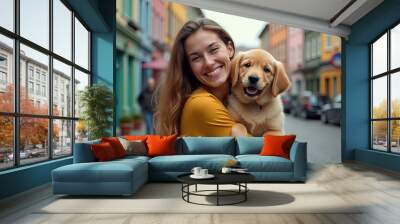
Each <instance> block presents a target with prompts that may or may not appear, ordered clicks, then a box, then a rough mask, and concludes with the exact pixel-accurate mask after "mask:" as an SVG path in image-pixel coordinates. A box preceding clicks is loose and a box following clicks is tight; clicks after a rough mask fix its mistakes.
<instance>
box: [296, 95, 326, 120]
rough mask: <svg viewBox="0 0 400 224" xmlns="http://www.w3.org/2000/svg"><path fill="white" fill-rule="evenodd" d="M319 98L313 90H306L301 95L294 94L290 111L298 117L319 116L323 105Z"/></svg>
mask: <svg viewBox="0 0 400 224" xmlns="http://www.w3.org/2000/svg"><path fill="white" fill-rule="evenodd" d="M319 102H320V101H319V99H318V97H317V96H316V95H314V94H313V93H312V92H311V91H304V92H302V93H301V94H300V95H299V96H294V97H293V99H292V106H291V111H290V113H291V114H292V115H293V116H295V117H297V116H300V117H301V118H304V119H308V118H319V117H320V113H321V105H320V103H319Z"/></svg>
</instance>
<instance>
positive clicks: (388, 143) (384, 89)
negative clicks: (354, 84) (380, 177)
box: [370, 24, 400, 153]
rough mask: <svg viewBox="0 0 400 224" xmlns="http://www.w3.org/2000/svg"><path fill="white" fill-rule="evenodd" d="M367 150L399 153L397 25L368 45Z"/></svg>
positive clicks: (399, 52)
mask: <svg viewBox="0 0 400 224" xmlns="http://www.w3.org/2000/svg"><path fill="white" fill-rule="evenodd" d="M370 55H371V58H370V60H371V74H370V82H371V85H370V86H371V89H370V96H371V99H370V100H371V103H370V104H371V114H370V127H371V129H370V131H371V135H370V136H371V142H370V144H371V148H372V149H373V150H380V151H385V152H390V153H400V90H399V88H398V86H400V25H399V24H397V25H396V26H394V27H392V28H390V29H388V30H387V31H386V32H385V33H384V34H382V35H381V36H379V37H378V38H377V39H376V40H375V41H373V42H372V43H371V44H370Z"/></svg>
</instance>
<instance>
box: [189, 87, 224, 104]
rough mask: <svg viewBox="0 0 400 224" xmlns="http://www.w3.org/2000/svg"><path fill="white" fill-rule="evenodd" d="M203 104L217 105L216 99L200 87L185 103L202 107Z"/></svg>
mask: <svg viewBox="0 0 400 224" xmlns="http://www.w3.org/2000/svg"><path fill="white" fill-rule="evenodd" d="M204 104H207V105H209V104H218V99H217V98H216V97H215V96H214V95H213V94H211V93H210V92H208V91H207V90H205V89H204V88H201V87H200V88H198V89H196V90H195V91H193V92H192V94H191V95H190V96H189V98H188V99H187V101H186V105H199V106H202V107H204Z"/></svg>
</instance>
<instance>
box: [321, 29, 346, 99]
mask: <svg viewBox="0 0 400 224" xmlns="http://www.w3.org/2000/svg"><path fill="white" fill-rule="evenodd" d="M320 47H321V68H320V88H319V89H320V95H321V96H327V97H329V98H331V99H332V98H334V97H335V96H337V95H341V92H342V86H341V76H342V75H341V65H340V55H341V40H340V38H339V37H337V36H332V35H329V34H325V33H321V46H320Z"/></svg>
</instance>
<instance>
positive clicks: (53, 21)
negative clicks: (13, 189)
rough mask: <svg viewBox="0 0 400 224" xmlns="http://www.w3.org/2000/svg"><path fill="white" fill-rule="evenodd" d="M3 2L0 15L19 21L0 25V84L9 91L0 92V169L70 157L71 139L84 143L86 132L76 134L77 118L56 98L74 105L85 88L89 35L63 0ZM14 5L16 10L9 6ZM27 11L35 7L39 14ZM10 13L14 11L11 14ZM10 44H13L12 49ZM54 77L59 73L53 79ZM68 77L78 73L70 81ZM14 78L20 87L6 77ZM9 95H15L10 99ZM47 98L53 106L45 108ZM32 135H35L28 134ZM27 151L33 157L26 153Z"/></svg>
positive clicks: (88, 63) (48, 102)
mask: <svg viewBox="0 0 400 224" xmlns="http://www.w3.org/2000/svg"><path fill="white" fill-rule="evenodd" d="M0 1H5V0H0ZM7 2H10V4H8V3H7V7H3V8H1V9H2V10H0V11H2V13H3V12H4V10H7V12H9V13H6V14H5V15H7V16H8V17H10V18H9V21H11V22H13V21H19V23H16V24H13V25H10V24H9V23H8V22H7V23H3V22H5V21H0V26H1V27H2V28H5V29H7V30H5V29H0V46H1V53H3V52H4V53H5V54H6V55H5V57H3V55H0V82H3V80H6V81H7V79H8V81H11V84H12V86H11V87H13V88H7V89H6V92H4V91H0V99H2V100H0V123H1V124H6V126H4V127H3V126H2V128H3V132H1V133H0V139H1V140H2V141H0V149H1V151H2V153H6V154H7V160H0V171H1V170H4V169H12V168H17V167H20V166H22V165H26V164H32V163H40V162H43V161H47V160H50V159H53V158H58V157H62V156H71V155H72V151H73V145H74V142H75V139H77V138H76V137H75V136H78V135H79V139H81V140H86V139H87V136H86V134H85V133H87V132H86V130H83V131H82V130H81V129H82V128H79V129H76V128H75V126H76V122H77V121H78V120H79V114H76V113H75V114H74V113H73V112H74V110H72V108H71V106H70V107H69V108H65V109H63V111H61V107H59V106H58V107H57V106H56V102H57V98H59V97H60V95H62V97H63V98H62V99H61V100H62V101H64V103H65V104H66V105H74V103H75V104H77V103H78V102H79V94H78V93H79V91H80V90H81V89H83V88H84V87H86V86H88V85H90V82H89V80H90V76H91V69H90V65H91V61H90V58H91V57H90V49H91V44H90V37H91V33H90V30H89V29H88V27H87V26H86V24H85V23H83V21H81V20H80V19H79V18H78V16H77V15H75V12H74V11H72V10H71V9H72V7H70V6H68V5H66V4H68V1H63V0H35V1H15V2H17V3H19V4H14V3H13V2H14V1H13V0H7ZM50 3H52V4H50ZM15 5H18V6H19V7H17V8H14V7H15ZM2 6H4V4H3V5H2ZM3 9H4V10H3ZM33 9H40V10H41V13H37V10H33ZM15 11H18V12H17V13H14V12H15ZM18 16H19V18H17V17H18ZM50 25H52V27H51V28H50ZM14 26H15V27H16V29H15V30H14ZM15 31H20V32H19V33H16V32H15ZM50 38H52V39H50ZM14 43H17V44H18V46H14ZM51 43H53V44H51ZM73 43H75V44H74V45H73ZM15 49H19V50H18V51H16V50H15ZM14 53H15V54H16V55H14ZM53 55H56V56H57V59H59V61H58V60H57V59H55V58H54V57H53ZM72 55H74V56H75V58H72ZM13 58H19V61H17V62H15V61H14V60H12V59H13ZM7 59H8V60H7ZM49 62H53V63H49ZM58 62H59V63H58ZM17 65H18V66H19V71H20V72H19V74H13V71H14V69H11V68H14V67H15V66H17ZM6 66H7V67H6ZM10 66H11V68H10ZM2 68H4V69H2ZM3 70H4V71H3ZM50 71H53V74H51V73H50ZM8 72H11V74H8ZM56 73H57V74H60V75H59V76H58V75H55V74H56ZM74 74H78V75H77V78H75V79H74V77H75V76H74ZM15 75H16V76H17V77H16V78H17V79H18V80H19V83H20V84H19V88H16V86H15V84H14V83H13V81H14V78H12V77H14V76H15ZM53 78H54V79H53ZM51 79H53V83H54V85H53V89H49V87H50V80H51ZM60 80H63V81H64V88H63V89H62V90H61V88H60V89H58V86H57V85H58V81H60ZM65 85H68V86H73V85H75V86H79V88H76V91H75V89H74V88H65ZM15 90H19V94H15V92H14V91H15ZM48 91H49V93H48ZM73 91H74V92H73ZM15 95H16V96H19V97H18V98H14V96H15ZM64 96H65V97H64ZM3 99H8V100H3ZM51 99H53V103H54V104H53V105H50V103H51V102H52V100H51ZM59 101H60V99H59ZM65 101H66V102H65ZM15 107H17V108H19V110H18V112H16V111H14V108H15ZM50 108H51V109H50ZM57 108H59V109H57ZM38 115H39V116H38ZM14 125H16V127H17V129H18V130H19V131H18V132H17V133H14V132H13V130H14V129H15V127H14ZM4 129H7V130H6V131H4ZM75 130H77V131H75ZM33 131H35V133H36V135H32V134H31V133H32V132H33ZM79 131H81V132H82V133H79ZM32 149H34V150H32ZM33 151H34V153H35V156H32V155H31V154H30V153H32V152H33ZM15 153H16V154H15ZM17 158H19V159H17Z"/></svg>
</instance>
